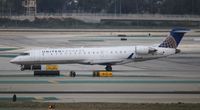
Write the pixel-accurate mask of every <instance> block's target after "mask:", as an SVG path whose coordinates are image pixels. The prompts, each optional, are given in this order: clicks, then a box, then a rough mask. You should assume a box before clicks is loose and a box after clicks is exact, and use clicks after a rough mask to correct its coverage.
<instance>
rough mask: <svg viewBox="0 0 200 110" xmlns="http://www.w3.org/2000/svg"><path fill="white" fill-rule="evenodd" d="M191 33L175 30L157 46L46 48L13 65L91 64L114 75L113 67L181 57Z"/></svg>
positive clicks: (17, 58)
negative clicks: (187, 34) (180, 47)
mask: <svg viewBox="0 0 200 110" xmlns="http://www.w3.org/2000/svg"><path fill="white" fill-rule="evenodd" d="M188 31H190V30H189V29H185V28H175V29H172V30H171V31H170V34H169V36H167V38H166V39H165V40H164V41H163V42H162V43H161V44H160V45H158V46H142V45H141V46H139V45H138V46H113V47H95V48H94V47H90V48H88V47H87V48H85V47H81V48H55V49H50V48H45V49H39V50H30V51H26V52H24V53H22V54H21V55H19V56H17V57H16V58H14V59H12V60H11V61H10V62H11V63H14V64H18V65H21V70H26V69H31V70H34V68H36V67H37V66H38V65H39V66H41V65H42V64H88V65H94V64H98V65H105V66H106V67H105V70H107V71H112V65H117V64H125V63H130V62H137V61H145V60H152V59H157V58H161V57H166V56H169V55H173V54H176V53H179V52H180V50H179V49H177V47H178V45H179V43H180V41H181V39H182V37H183V36H184V34H185V33H187V32H188Z"/></svg>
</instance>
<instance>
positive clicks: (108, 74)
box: [93, 71, 112, 77]
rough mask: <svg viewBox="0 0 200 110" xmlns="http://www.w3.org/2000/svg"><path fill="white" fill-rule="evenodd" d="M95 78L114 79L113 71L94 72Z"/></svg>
mask: <svg viewBox="0 0 200 110" xmlns="http://www.w3.org/2000/svg"><path fill="white" fill-rule="evenodd" d="M93 76H94V77H112V71H94V72H93Z"/></svg>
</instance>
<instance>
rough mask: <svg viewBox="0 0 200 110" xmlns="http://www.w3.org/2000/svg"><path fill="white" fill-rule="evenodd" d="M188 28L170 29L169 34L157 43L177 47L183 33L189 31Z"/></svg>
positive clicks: (162, 45) (166, 46)
mask: <svg viewBox="0 0 200 110" xmlns="http://www.w3.org/2000/svg"><path fill="white" fill-rule="evenodd" d="M189 31H190V29H186V28H174V29H172V30H171V31H170V35H169V36H168V37H167V38H166V39H165V40H164V41H163V42H162V43H161V44H160V45H159V47H164V48H177V47H178V45H179V43H180V41H181V39H182V38H183V36H184V34H185V33H187V32H189Z"/></svg>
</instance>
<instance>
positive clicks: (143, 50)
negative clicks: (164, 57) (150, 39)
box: [135, 46, 157, 55]
mask: <svg viewBox="0 0 200 110" xmlns="http://www.w3.org/2000/svg"><path fill="white" fill-rule="evenodd" d="M156 51H157V50H156V49H155V48H152V47H148V46H136V47H135V53H136V54H138V55H146V54H152V53H154V52H156Z"/></svg>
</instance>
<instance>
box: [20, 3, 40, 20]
mask: <svg viewBox="0 0 200 110" xmlns="http://www.w3.org/2000/svg"><path fill="white" fill-rule="evenodd" d="M36 2H37V1H36V0H23V1H22V6H23V7H24V9H25V15H28V16H35V15H36V14H37V3H36Z"/></svg>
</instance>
